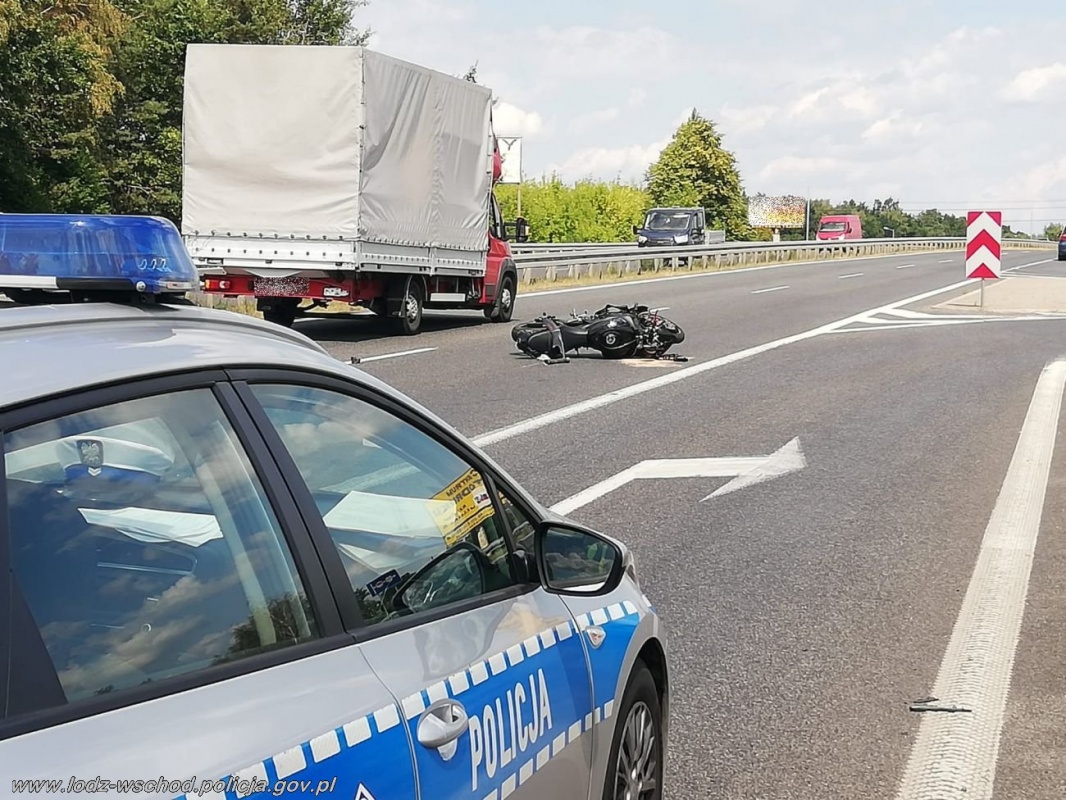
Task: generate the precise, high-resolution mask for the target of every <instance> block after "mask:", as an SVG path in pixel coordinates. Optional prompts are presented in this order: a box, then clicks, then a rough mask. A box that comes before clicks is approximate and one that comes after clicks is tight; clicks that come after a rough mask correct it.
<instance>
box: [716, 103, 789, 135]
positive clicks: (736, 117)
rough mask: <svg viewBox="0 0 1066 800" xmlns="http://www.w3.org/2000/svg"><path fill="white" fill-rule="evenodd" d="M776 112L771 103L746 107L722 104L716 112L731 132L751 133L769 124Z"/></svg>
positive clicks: (724, 126)
mask: <svg viewBox="0 0 1066 800" xmlns="http://www.w3.org/2000/svg"><path fill="white" fill-rule="evenodd" d="M775 114H777V107H776V106H771V105H763V106H750V107H748V108H733V107H732V106H730V105H725V106H722V108H721V110H720V111H719V112H718V118H719V119H720V120H721V122H722V126H723V128H726V129H727V130H728V131H729V132H730V133H732V134H741V133H751V132H753V131H759V130H762V129H763V128H765V127H766V126H767V125H769V124H770V121H771V120H772V119H773V118H774V115H775Z"/></svg>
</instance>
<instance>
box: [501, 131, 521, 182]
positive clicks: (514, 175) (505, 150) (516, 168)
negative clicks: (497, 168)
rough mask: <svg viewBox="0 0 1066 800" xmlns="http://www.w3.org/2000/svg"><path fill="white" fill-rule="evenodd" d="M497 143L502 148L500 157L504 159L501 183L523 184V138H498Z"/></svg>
mask: <svg viewBox="0 0 1066 800" xmlns="http://www.w3.org/2000/svg"><path fill="white" fill-rule="evenodd" d="M496 143H497V144H498V145H499V147H500V157H501V158H502V159H503V175H502V177H501V178H500V183H521V182H522V137H521V136H497V137H496Z"/></svg>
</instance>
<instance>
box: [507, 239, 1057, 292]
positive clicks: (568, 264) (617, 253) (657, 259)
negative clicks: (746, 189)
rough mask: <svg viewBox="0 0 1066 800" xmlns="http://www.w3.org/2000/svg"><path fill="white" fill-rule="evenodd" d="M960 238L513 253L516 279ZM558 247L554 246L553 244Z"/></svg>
mask: <svg viewBox="0 0 1066 800" xmlns="http://www.w3.org/2000/svg"><path fill="white" fill-rule="evenodd" d="M1055 244H1056V243H1055V242H1049V241H1045V240H1038V239H1004V240H1003V246H1004V248H1020V249H1041V250H1046V249H1051V248H1053V247H1054V246H1055ZM965 246H966V239H965V238H964V237H941V238H909V237H908V238H892V239H853V240H849V241H844V242H819V241H802V242H725V243H721V244H708V245H681V246H677V247H637V246H636V245H633V244H614V243H611V244H584V245H577V244H570V245H569V246H568V249H560V250H541V249H537V250H532V251H526V252H522V251H521V249H518V250H516V251H513V252H514V261H515V264H516V266H517V267H518V271H519V273H520V275H521V278H520V280H521V282H523V283H527V284H528V283H533V282H534V281H539V280H546V281H556V280H559V279H565V278H581V277H593V278H598V277H601V276H603V275H605V274H607V275H610V274H642V273H645V272H659V271H662V270H676V269H679V268H683V267H687V268H688V269H700V270H717V269H729V268H734V267H746V266H756V265H759V264H775V263H788V262H797V263H800V262H804V261H813V260H822V259H834V258H841V259H844V258H860V257H863V256H878V255H892V254H895V253H900V254H902V253H908V252H932V251H937V250H963V249H964V248H965ZM556 247H559V245H556Z"/></svg>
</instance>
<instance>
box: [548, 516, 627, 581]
mask: <svg viewBox="0 0 1066 800" xmlns="http://www.w3.org/2000/svg"><path fill="white" fill-rule="evenodd" d="M533 541H534V553H535V557H536V561H537V571H538V572H539V574H540V582H541V585H542V586H543V587H544V588H545V589H546V590H547V591H549V592H552V593H554V594H569V595H578V596H584V597H595V596H596V595H602V594H609V593H610V592H613V591H614V590H615V589H617V588H618V585H619V584H620V583H621V582H622V575H623V574H624V570H625V564H624V563H623V562H624V558H625V556H624V554H623V553H622V550H621V549H620V548H619V547H618V545H617V544H615V543H614V542H612V541H610V540H608V539H607V538H605V537H603V536H600V535H599V534H596V533H593V532H592V531H588V530H584V529H582V528H576V527H573V526H570V525H565V524H560V523H553V522H545V523H542V524H541V526H540V527H539V528H537V531H536V534H535V535H534V540H533Z"/></svg>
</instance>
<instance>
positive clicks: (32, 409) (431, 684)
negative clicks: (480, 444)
mask: <svg viewBox="0 0 1066 800" xmlns="http://www.w3.org/2000/svg"><path fill="white" fill-rule="evenodd" d="M198 287H199V283H198V280H197V275H196V272H195V269H194V267H193V266H192V264H191V263H190V261H189V258H188V256H187V254H186V251H185V250H184V247H183V244H182V241H181V238H180V235H179V234H178V231H177V229H176V228H175V227H174V226H173V225H171V224H170V223H169V222H167V221H164V220H159V219H155V218H147V217H107V216H51V215H13V214H3V215H0V292H3V293H4V294H6V295H7V296H8V297H9V298H11V299H13V300H17V301H19V304H18V305H17V306H16V307H10V306H11V305H12V304H10V303H5V304H4V305H6V306H8V307H6V308H3V309H2V310H0V365H2V370H3V371H2V375H3V380H2V381H0V452H2V455H3V458H2V459H0V464H2V465H3V470H4V474H3V476H2V479H0V597H2V598H4V599H3V600H0V603H2V604H3V607H2V608H0V773H2V774H0V781H3V788H2V790H0V791H2V793H3V794H4V795H5V796H14V797H19V796H26V797H32V796H39V797H51V796H58V795H60V794H64V795H70V794H79V793H82V792H84V793H86V794H91V795H94V796H100V797H106V796H114V797H119V796H122V797H129V796H131V795H136V796H138V797H145V798H149V797H151V798H194V797H196V798H223V797H225V798H238V797H253V798H260V797H262V798H266V797H294V798H296V797H331V798H349V799H350V800H412V799H413V798H432V799H433V800H452V799H455V800H458V799H459V798H476V800H484V799H485V798H496V799H498V800H502V799H503V798H508V797H514V798H543V797H550V798H552V800H587V799H588V798H590V797H591V798H626V799H627V800H636V799H637V798H659V797H661V795H662V783H663V764H664V756H665V752H666V751H665V746H666V741H667V732H668V724H667V723H668V709H669V679H668V670H667V659H666V649H665V648H666V645H665V636H664V632H663V628H662V624H661V621H660V619H659V618H658V616H657V615H656V613H655V610H654V609H653V607H652V605H651V604H650V603H649V601H648V599H647V598H646V597H645V596H644V594H643V593H642V591H641V589H640V587H639V584H638V582H637V575H636V570H635V567H634V562H633V559H632V556H631V555H630V554H629V552H628V551H627V550H626V548H625V547H624V546H623V545H621V544H619V543H617V542H616V541H614V540H612V539H610V538H608V537H606V536H603V535H601V534H599V533H597V532H595V531H591V530H588V529H586V528H584V527H582V526H580V525H576V524H575V523H573V522H571V521H568V520H566V519H565V518H562V517H560V516H557V515H555V514H553V513H552V512H550V511H549V510H547V509H546V508H544V507H543V506H542V505H540V504H539V503H538V502H537V501H536V500H535V499H534V498H533V497H531V496H530V495H529V494H527V493H526V492H525V491H524V490H523V489H522V488H521V487H520V486H519V485H518V484H517V483H516V482H515V481H514V480H513V479H512V478H511V477H510V476H509V475H507V474H506V473H505V472H504V471H503V470H502V469H501V468H500V467H499V466H497V465H496V464H495V463H494V462H493V461H492V460H490V459H489V458H487V457H486V456H485V454H483V453H482V452H480V451H479V450H478V449H477V448H475V447H473V446H472V445H471V444H470V443H469V442H468V441H467V440H466V439H464V438H463V437H462V436H461V435H459V434H458V433H457V432H456V431H454V430H453V429H452V428H450V427H449V426H448V425H446V424H445V423H444V422H442V421H441V420H440V419H438V418H437V417H436V416H434V415H433V414H432V413H430V412H429V411H427V410H425V409H424V408H422V407H420V406H419V405H417V404H415V403H414V402H412V401H411V400H409V399H408V398H406V397H405V396H403V395H401V394H399V393H397V392H396V391H394V390H393V389H391V388H390V387H388V386H386V385H384V384H383V383H381V382H380V381H378V380H376V379H374V378H373V377H371V376H369V375H367V374H364V373H363V372H361V371H359V370H358V369H357V368H355V367H354V366H352V365H351V364H347V363H343V362H341V361H339V360H337V359H335V358H332V357H331V356H330V355H329V354H328V353H327V352H326V351H325V350H324V349H323V348H321V347H320V346H319V345H317V344H315V343H314V342H312V341H311V340H309V339H307V338H306V337H304V336H302V335H300V334H299V333H297V332H294V331H292V330H289V329H286V328H283V327H281V326H277V325H271V324H269V323H265V322H261V321H259V320H256V319H253V318H250V317H245V316H243V315H239V314H235V313H231V312H226V311H213V310H208V309H203V308H198V307H196V306H195V305H193V304H191V303H190V302H188V300H187V299H185V294H186V293H187V292H189V291H194V290H196V289H197V288H198Z"/></svg>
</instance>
